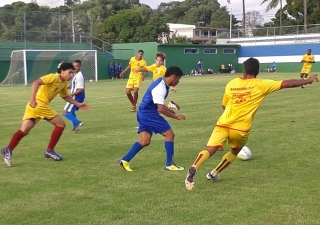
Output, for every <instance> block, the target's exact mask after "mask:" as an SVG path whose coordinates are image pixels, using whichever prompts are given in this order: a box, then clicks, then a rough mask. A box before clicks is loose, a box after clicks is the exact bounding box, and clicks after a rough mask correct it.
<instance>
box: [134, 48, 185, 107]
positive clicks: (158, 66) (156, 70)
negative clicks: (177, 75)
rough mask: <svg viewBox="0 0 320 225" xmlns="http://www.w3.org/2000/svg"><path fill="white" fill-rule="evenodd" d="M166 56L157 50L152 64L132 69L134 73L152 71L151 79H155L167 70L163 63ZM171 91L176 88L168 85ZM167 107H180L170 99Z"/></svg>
mask: <svg viewBox="0 0 320 225" xmlns="http://www.w3.org/2000/svg"><path fill="white" fill-rule="evenodd" d="M166 58H167V56H166V54H165V53H163V52H158V53H157V55H156V63H154V64H152V65H151V66H147V67H146V68H140V69H136V70H134V72H135V73H139V72H146V73H148V72H152V81H155V80H156V79H158V78H159V77H163V76H164V74H165V73H166V71H167V68H166V67H165V66H164V65H163V64H164V60H165V59H166ZM170 88H171V91H174V92H176V91H177V89H176V88H175V87H170ZM166 106H167V107H168V108H172V109H177V110H179V109H180V106H179V105H178V104H177V103H175V102H174V101H170V102H169V103H168V104H167V105H166Z"/></svg>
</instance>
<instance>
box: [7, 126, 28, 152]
mask: <svg viewBox="0 0 320 225" xmlns="http://www.w3.org/2000/svg"><path fill="white" fill-rule="evenodd" d="M24 136H26V135H25V134H24V133H23V132H22V131H21V130H18V131H17V132H15V133H14V135H13V136H12V138H11V141H10V143H9V145H8V148H9V150H10V151H13V150H14V149H15V148H16V147H17V145H18V144H19V142H20V141H21V139H22V138H23V137H24Z"/></svg>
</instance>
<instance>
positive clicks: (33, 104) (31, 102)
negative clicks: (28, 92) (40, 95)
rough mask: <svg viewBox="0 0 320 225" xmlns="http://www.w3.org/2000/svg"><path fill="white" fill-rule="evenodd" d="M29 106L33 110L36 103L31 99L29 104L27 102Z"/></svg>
mask: <svg viewBox="0 0 320 225" xmlns="http://www.w3.org/2000/svg"><path fill="white" fill-rule="evenodd" d="M29 105H30V106H31V107H32V108H35V107H37V105H38V103H37V101H36V100H34V99H31V100H30V102H29Z"/></svg>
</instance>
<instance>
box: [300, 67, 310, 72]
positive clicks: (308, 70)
mask: <svg viewBox="0 0 320 225" xmlns="http://www.w3.org/2000/svg"><path fill="white" fill-rule="evenodd" d="M310 71H311V68H304V67H302V70H301V73H305V74H309V73H310Z"/></svg>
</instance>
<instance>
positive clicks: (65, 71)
mask: <svg viewBox="0 0 320 225" xmlns="http://www.w3.org/2000/svg"><path fill="white" fill-rule="evenodd" d="M74 70H75V68H74V67H73V65H72V64H71V63H68V62H64V63H62V64H61V66H60V67H59V69H58V74H60V79H61V80H62V81H68V80H70V79H71V78H72V76H73V71H74Z"/></svg>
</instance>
